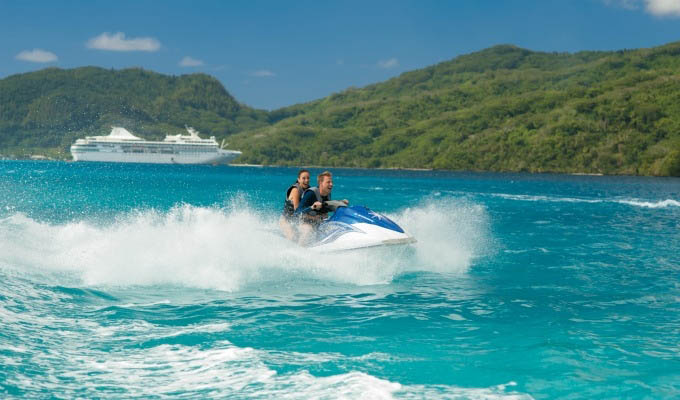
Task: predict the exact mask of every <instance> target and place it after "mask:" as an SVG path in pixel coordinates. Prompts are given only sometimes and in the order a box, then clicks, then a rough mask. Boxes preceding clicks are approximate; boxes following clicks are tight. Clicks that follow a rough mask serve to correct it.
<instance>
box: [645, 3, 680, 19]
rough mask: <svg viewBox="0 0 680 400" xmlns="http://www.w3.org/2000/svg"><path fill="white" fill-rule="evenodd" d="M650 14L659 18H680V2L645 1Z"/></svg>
mask: <svg viewBox="0 0 680 400" xmlns="http://www.w3.org/2000/svg"><path fill="white" fill-rule="evenodd" d="M645 3H646V7H645V8H646V10H647V12H648V13H650V14H653V15H656V16H657V17H668V16H671V17H680V0H645Z"/></svg>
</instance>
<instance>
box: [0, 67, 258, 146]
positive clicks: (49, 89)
mask: <svg viewBox="0 0 680 400" xmlns="http://www.w3.org/2000/svg"><path fill="white" fill-rule="evenodd" d="M185 124H189V125H192V126H194V127H195V128H196V129H198V130H199V131H203V132H205V133H209V134H211V135H215V136H217V137H219V138H223V137H225V136H227V135H230V134H233V133H234V132H238V131H241V130H244V129H249V128H255V127H260V126H264V125H267V124H268V116H267V113H266V112H265V111H259V110H254V109H252V108H249V107H246V106H243V105H241V104H239V103H238V102H237V101H236V100H235V99H234V98H233V97H232V96H231V95H230V94H229V93H228V92H227V91H226V90H225V89H224V87H223V86H222V84H221V83H220V82H219V81H218V80H216V79H215V78H213V77H211V76H208V75H204V74H193V75H183V76H179V77H176V76H166V75H162V74H158V73H155V72H150V71H146V70H143V69H138V68H135V69H124V70H107V69H102V68H96V67H84V68H76V69H69V70H63V69H58V68H48V69H44V70H41V71H37V72H30V73H26V74H19V75H13V76H10V77H7V78H5V79H2V80H0V154H1V153H4V154H12V153H14V154H26V153H31V152H42V153H45V152H47V153H49V154H52V155H54V156H57V157H68V147H69V146H70V144H71V143H72V142H73V141H75V139H76V138H77V137H83V136H85V135H93V134H108V132H109V131H110V129H111V125H120V126H124V127H126V128H127V129H129V130H131V131H133V132H135V133H137V134H140V135H141V136H143V137H145V138H149V139H158V138H162V137H164V135H165V133H180V132H183V131H184V125H185Z"/></svg>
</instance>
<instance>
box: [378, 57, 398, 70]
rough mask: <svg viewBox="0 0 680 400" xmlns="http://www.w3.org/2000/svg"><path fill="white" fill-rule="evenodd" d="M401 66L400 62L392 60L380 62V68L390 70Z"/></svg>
mask: <svg viewBox="0 0 680 400" xmlns="http://www.w3.org/2000/svg"><path fill="white" fill-rule="evenodd" d="M398 66H399V60H397V59H396V58H390V59H389V60H381V61H378V67H379V68H383V69H390V68H394V67H398Z"/></svg>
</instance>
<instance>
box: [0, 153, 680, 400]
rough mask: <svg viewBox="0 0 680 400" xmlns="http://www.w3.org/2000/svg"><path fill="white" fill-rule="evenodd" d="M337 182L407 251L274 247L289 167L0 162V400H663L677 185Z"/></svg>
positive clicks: (466, 178) (366, 173)
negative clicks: (391, 228) (402, 237)
mask: <svg viewBox="0 0 680 400" xmlns="http://www.w3.org/2000/svg"><path fill="white" fill-rule="evenodd" d="M319 172H321V170H320V169H312V176H315V175H316V174H317V173H319ZM333 172H334V183H335V187H334V189H333V196H334V198H337V199H342V198H347V199H349V200H350V202H351V203H353V204H363V205H366V206H368V207H370V208H372V209H373V210H376V211H379V212H382V213H385V214H386V215H388V216H390V217H391V218H392V219H393V220H395V221H396V222H397V223H399V224H400V225H402V226H403V227H404V228H405V229H406V230H407V231H409V232H410V233H411V234H412V235H414V236H415V237H416V238H417V240H418V243H417V244H416V245H415V246H414V247H413V248H412V249H406V250H399V249H385V250H375V251H360V252H349V253H341V254H313V253H310V252H309V251H306V250H305V249H304V248H300V247H297V246H296V245H294V244H291V243H289V242H287V241H286V240H285V239H283V238H282V236H281V235H280V234H279V232H278V215H279V213H280V210H281V207H282V203H283V198H284V192H285V190H286V188H287V187H288V185H289V184H290V183H292V182H293V181H294V179H295V176H296V169H292V168H256V167H209V166H173V165H134V164H106V163H101V164H99V163H90V164H88V163H65V162H29V161H0V281H1V282H2V284H1V285H0V397H1V398H63V399H71V398H121V399H134V398H139V399H153V398H197V399H201V398H229V399H239V398H244V399H245V398H248V399H251V398H255V399H257V398H261V399H280V398H288V399H336V398H347V399H355V398H366V399H390V398H396V399H402V398H403V399H420V398H426V399H438V398H446V399H452V398H453V399H468V398H469V399H506V398H510V399H531V398H534V399H546V398H563V399H577V398H589V399H594V398H598V399H600V398H654V399H663V398H669V399H670V398H680V179H676V178H640V177H601V176H569V175H532V174H491V173H453V172H432V171H375V170H353V169H333Z"/></svg>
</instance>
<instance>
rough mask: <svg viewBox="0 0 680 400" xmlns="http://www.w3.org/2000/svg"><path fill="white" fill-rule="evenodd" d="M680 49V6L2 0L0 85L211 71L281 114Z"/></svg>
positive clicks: (660, 0)
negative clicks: (493, 58)
mask: <svg viewBox="0 0 680 400" xmlns="http://www.w3.org/2000/svg"><path fill="white" fill-rule="evenodd" d="M678 40H680V0H559V1H558V0H514V1H511V0H507V1H485V0H458V1H455V0H450V1H445V0H439V1H434V0H433V1H427V0H420V1H402V0H392V1H377V0H376V1H370V0H363V1H354V0H346V1H324V0H316V1H307V0H304V1H293V0H289V1H258V0H250V1H200V0H195V1H191V2H190V1H160V0H156V1H149V0H138V1H125V0H119V1H111V0H109V1H96V0H95V1H29V0H26V1H19V0H12V1H10V0H0V78H4V77H6V76H9V75H12V74H16V73H22V72H28V71H36V70H39V69H42V68H46V67H54V66H56V67H60V68H74V67H80V66H86V65H95V66H100V67H105V68H116V69H119V68H127V67H143V68H145V69H149V70H153V71H157V72H161V73H165V74H173V75H181V74H188V73H193V72H204V73H207V74H210V75H212V76H215V77H216V78H218V79H219V80H220V81H221V82H222V83H223V84H224V86H225V87H226V88H227V90H228V91H229V92H230V93H231V94H232V95H234V97H236V99H237V100H239V101H240V102H242V103H245V104H248V105H250V106H253V107H256V108H263V109H276V108H278V107H282V106H287V105H292V104H296V103H301V102H305V101H310V100H314V99H318V98H321V97H325V96H327V95H329V94H331V93H334V92H339V91H341V90H344V89H346V88H348V87H350V86H356V87H361V86H364V85H367V84H370V83H375V82H380V81H384V80H386V79H389V78H392V77H395V76H398V75H399V74H400V73H402V72H405V71H410V70H414V69H418V68H423V67H426V66H429V65H432V64H435V63H438V62H440V61H445V60H450V59H452V58H454V57H456V56H458V55H461V54H466V53H470V52H474V51H478V50H482V49H484V48H487V47H490V46H493V45H496V44H503V43H510V44H515V45H518V46H520V47H524V48H527V49H531V50H540V51H560V52H563V51H568V52H575V51H580V50H616V49H623V48H628V49H631V48H640V47H653V46H658V45H662V44H665V43H668V42H673V41H678Z"/></svg>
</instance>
